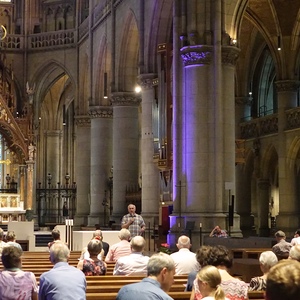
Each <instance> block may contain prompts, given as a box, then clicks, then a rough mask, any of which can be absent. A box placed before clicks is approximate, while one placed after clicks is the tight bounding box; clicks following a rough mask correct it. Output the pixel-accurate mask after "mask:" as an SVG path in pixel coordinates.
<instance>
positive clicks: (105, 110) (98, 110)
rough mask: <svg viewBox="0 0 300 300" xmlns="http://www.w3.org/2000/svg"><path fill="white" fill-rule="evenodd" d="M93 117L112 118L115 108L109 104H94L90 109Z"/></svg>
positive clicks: (90, 114)
mask: <svg viewBox="0 0 300 300" xmlns="http://www.w3.org/2000/svg"><path fill="white" fill-rule="evenodd" d="M89 116H90V117H91V119H96V118H112V117H113V109H112V107H109V106H92V107H91V108H90V111H89Z"/></svg>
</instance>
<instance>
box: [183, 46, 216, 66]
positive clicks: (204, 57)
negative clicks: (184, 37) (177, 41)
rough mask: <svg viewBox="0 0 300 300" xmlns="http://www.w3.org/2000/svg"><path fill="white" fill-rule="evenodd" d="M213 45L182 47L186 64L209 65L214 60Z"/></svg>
mask: <svg viewBox="0 0 300 300" xmlns="http://www.w3.org/2000/svg"><path fill="white" fill-rule="evenodd" d="M212 52H213V47H212V46H203V45H196V46H187V47H183V48H181V49H180V54H181V57H182V59H183V63H184V65H185V66H192V65H209V64H210V63H211V61H212Z"/></svg>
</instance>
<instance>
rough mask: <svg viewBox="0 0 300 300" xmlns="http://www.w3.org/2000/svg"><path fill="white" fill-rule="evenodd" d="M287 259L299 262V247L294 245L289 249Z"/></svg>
mask: <svg viewBox="0 0 300 300" xmlns="http://www.w3.org/2000/svg"><path fill="white" fill-rule="evenodd" d="M289 257H290V258H291V259H294V260H298V261H300V245H295V246H293V247H292V248H291V250H290V253H289Z"/></svg>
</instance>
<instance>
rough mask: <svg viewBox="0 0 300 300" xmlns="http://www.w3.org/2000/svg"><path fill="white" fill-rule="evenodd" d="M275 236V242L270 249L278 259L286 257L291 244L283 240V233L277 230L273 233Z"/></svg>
mask: <svg viewBox="0 0 300 300" xmlns="http://www.w3.org/2000/svg"><path fill="white" fill-rule="evenodd" d="M275 238H276V241H277V244H275V245H274V246H273V247H272V251H273V252H274V253H275V254H276V256H277V258H278V259H285V258H288V257H289V252H290V250H291V248H292V245H291V244H290V243H288V242H287V241H286V240H285V238H286V236H285V233H284V232H283V231H281V230H279V231H277V232H276V233H275Z"/></svg>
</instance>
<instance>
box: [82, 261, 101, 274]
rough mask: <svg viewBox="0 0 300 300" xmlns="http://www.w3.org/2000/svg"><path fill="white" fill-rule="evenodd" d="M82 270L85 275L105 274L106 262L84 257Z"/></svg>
mask: <svg viewBox="0 0 300 300" xmlns="http://www.w3.org/2000/svg"><path fill="white" fill-rule="evenodd" d="M82 272H83V273H84V275H85V276H92V275H105V273H106V264H105V262H104V261H102V260H98V261H94V260H92V259H84V260H83V267H82Z"/></svg>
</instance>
